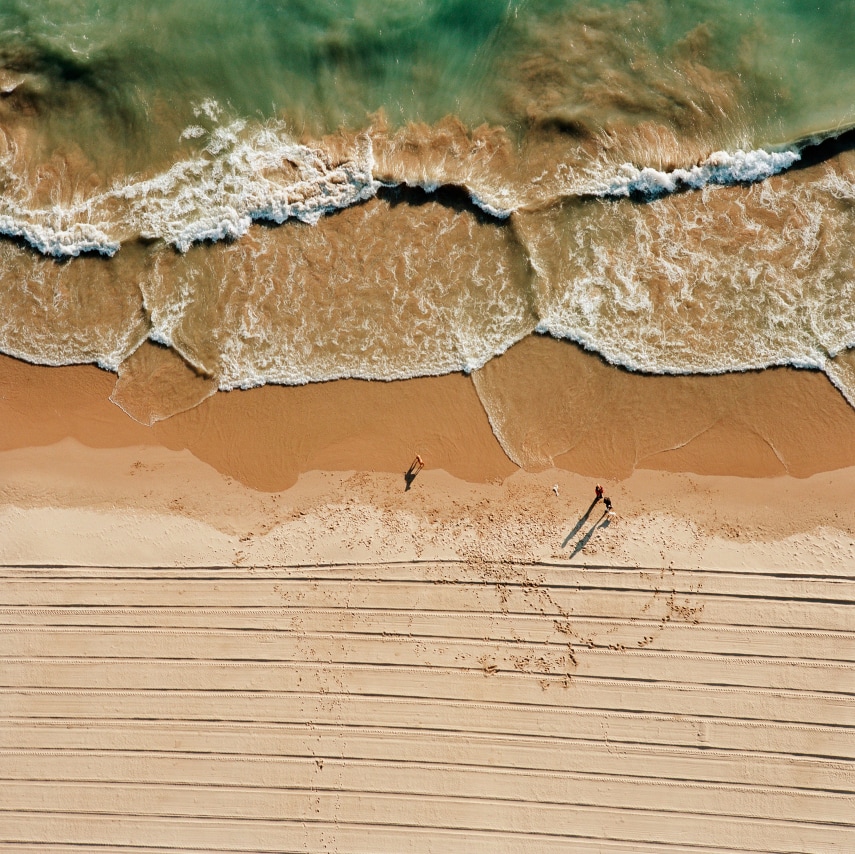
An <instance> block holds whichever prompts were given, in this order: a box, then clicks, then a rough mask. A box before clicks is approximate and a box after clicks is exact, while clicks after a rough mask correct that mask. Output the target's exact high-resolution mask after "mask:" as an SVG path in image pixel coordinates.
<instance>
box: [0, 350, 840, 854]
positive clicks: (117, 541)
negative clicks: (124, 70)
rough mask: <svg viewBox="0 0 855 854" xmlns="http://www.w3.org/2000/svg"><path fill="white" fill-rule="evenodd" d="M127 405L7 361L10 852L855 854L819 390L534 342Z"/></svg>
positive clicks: (834, 404)
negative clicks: (611, 361) (144, 406)
mask: <svg viewBox="0 0 855 854" xmlns="http://www.w3.org/2000/svg"><path fill="white" fill-rule="evenodd" d="M520 358H524V359H525V361H526V362H527V363H528V364H529V370H528V372H527V373H525V375H524V379H523V374H522V372H521V371H520V370H519V362H518V359H520ZM532 365H534V366H535V367H534V368H532V367H531V366H532ZM537 365H540V366H541V367H542V370H538V369H537V367H536V366H537ZM556 366H558V368H559V369H560V371H561V373H560V376H561V377H563V380H562V381H561V382H556V381H555V377H556V373H555V372H556V369H557V368H556ZM571 377H572V378H574V379H573V381H570V380H569V378H571ZM114 383H115V377H114V376H113V375H111V374H108V373H106V372H103V371H100V370H98V369H97V368H94V367H88V366H84V367H70V368H37V367H33V366H31V365H27V364H24V363H21V362H17V361H15V360H12V359H8V358H5V357H3V358H2V359H0V407H2V422H3V424H4V432H3V435H2V437H0V442H2V452H0V476H2V490H3V491H2V496H3V500H2V506H0V558H2V561H0V562H2V565H3V566H2V570H0V575H2V580H0V591H2V594H0V595H2V609H0V613H2V623H3V625H2V628H0V636H2V638H3V641H2V658H3V666H2V673H3V677H2V678H3V684H2V687H0V697H2V720H0V739H2V746H0V747H2V749H0V757H2V759H0V761H2V765H3V770H2V772H0V776H2V777H3V779H4V784H3V789H4V795H3V799H2V800H3V803H2V807H0V810H2V815H3V820H2V822H0V824H2V830H0V843H2V846H3V847H4V848H8V849H9V850H17V851H25V850H33V851H35V850H38V851H51V852H69V851H72V850H92V849H95V848H96V847H97V849H98V850H104V851H123V852H152V851H155V850H157V851H163V850H176V851H193V850H197V851H214V850H215V851H250V850H251V851H269V852H283V851H322V850H325V851H337V852H351V851H353V852H357V851H360V852H361V851H366V852H367V851H374V852H376V851H390V852H392V851H396V852H397V851H412V852H419V851H436V850H439V849H443V850H451V851H483V852H487V851H490V852H496V851H508V852H512V851H519V850H521V848H523V847H525V848H527V849H529V850H532V851H562V852H563V851H568V850H572V851H592V852H593V851H600V852H630V851H632V852H635V851H662V852H665V851H667V852H690V851H691V852H698V851H705V852H707V851H709V852H713V851H757V852H772V851H775V852H778V851H794V850H799V851H811V852H814V851H815V852H826V851H832V850H840V851H844V850H848V849H850V848H851V847H853V845H855V834H853V831H852V825H851V805H852V793H853V786H854V785H855V784H854V783H853V774H852V759H853V743H855V742H853V739H852V727H853V724H855V720H853V713H852V706H851V694H852V661H853V657H855V632H853V623H852V619H851V614H850V611H851V604H852V600H853V593H855V586H854V585H855V572H853V569H854V568H855V412H853V411H852V410H851V409H850V408H849V407H848V406H847V405H846V403H845V401H843V398H842V397H841V395H840V394H839V393H838V392H837V391H836V390H835V389H834V388H833V387H832V386H831V384H830V383H829V382H828V380H827V379H826V378H825V377H824V376H822V375H819V374H814V373H808V372H799V371H794V370H790V369H781V370H773V371H766V372H763V373H757V374H743V375H727V376H720V377H708V378H704V377H692V378H669V377H645V376H640V375H632V374H628V373H626V372H622V371H618V370H616V369H614V368H610V367H609V366H607V365H605V364H604V363H602V362H601V361H600V360H598V359H596V358H595V357H592V356H590V355H588V354H586V353H584V352H582V351H580V350H579V349H578V348H575V347H573V346H571V345H564V344H560V343H559V342H555V341H551V340H545V339H540V338H534V339H529V340H527V341H525V342H523V343H522V344H521V345H518V346H517V348H514V349H512V350H511V351H510V352H509V353H508V354H506V355H505V356H503V357H501V358H500V359H497V360H495V361H494V362H493V363H491V364H490V365H488V367H487V368H486V369H484V370H483V371H481V372H479V373H478V374H476V375H474V377H468V376H464V375H451V376H446V377H438V378H424V379H417V380H410V381H405V382H399V383H366V382H358V381H352V380H349V381H340V382H334V383H328V384H323V385H313V386H305V387H296V388H282V387H264V388H260V389H255V390H251V391H247V392H231V393H228V394H218V395H215V396H214V397H211V398H209V399H208V400H206V401H204V402H203V403H202V404H200V405H199V406H198V407H196V408H194V409H191V410H189V411H188V412H184V413H182V414H179V415H176V416H174V417H173V418H170V419H168V420H165V421H161V422H158V423H156V424H155V425H154V426H152V427H146V426H142V425H141V424H139V423H137V422H135V421H134V420H132V419H131V418H130V417H128V415H126V414H125V413H124V412H123V411H122V410H121V409H120V408H119V407H117V406H116V405H114V404H113V403H111V402H110V400H109V397H110V394H111V393H112V391H113V385H114ZM479 394H480V395H481V399H487V400H488V401H489V406H488V409H490V412H491V418H490V421H492V423H493V426H494V427H495V428H496V434H497V435H500V436H501V437H502V444H500V443H499V441H498V440H497V439H496V438H495V435H494V433H493V432H492V431H491V429H490V421H488V417H487V414H486V413H485V409H484V407H483V406H482V405H481V402H480V400H479ZM503 445H504V446H505V447H504V448H503ZM506 451H507V452H509V453H510V454H511V455H512V456H514V457H515V458H516V459H517V461H518V462H524V463H525V468H524V469H523V468H520V467H518V466H517V465H516V464H515V463H514V462H513V461H512V460H511V459H510V458H509V455H508V453H506ZM416 453H419V454H421V455H422V456H423V457H424V459H425V461H426V464H427V466H426V468H425V470H424V471H422V472H420V473H419V474H418V475H417V476H416V477H415V479H414V480H412V482H411V483H410V484H409V488H407V482H406V481H405V478H404V472H405V471H406V469H407V466H408V465H409V464H410V462H411V461H412V459H413V457H414V455H415V454H416ZM596 480H599V481H601V482H602V483H603V484H604V485H605V487H606V493H607V495H609V496H610V497H611V499H612V501H613V502H614V508H615V513H616V515H615V517H614V518H607V517H605V516H604V515H603V510H602V504H598V505H596V506H591V504H592V499H593V497H594V494H593V487H594V483H595V481H596Z"/></svg>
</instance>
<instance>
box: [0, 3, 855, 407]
mask: <svg viewBox="0 0 855 854" xmlns="http://www.w3.org/2000/svg"><path fill="white" fill-rule="evenodd" d="M853 34H855V4H853V3H851V0H824V2H822V3H805V2H803V0H754V2H749V0H716V2H712V0H684V2H680V3H673V2H669V0H639V2H617V0H610V2H606V0H589V2H578V1H577V0H529V1H528V2H527V0H478V2H477V3H476V2H471V0H394V2H390V1H389V0H386V2H379V0H311V2H309V0H279V2H274V0H257V2H248V3H244V4H236V3H232V2H226V0H205V2H202V0H181V2H178V0H152V2H149V3H146V4H128V3H120V2H118V0H112V2H109V1H108V0H0V351H2V352H5V353H7V354H9V355H13V356H16V357H19V358H22V359H26V360H29V361H32V362H35V363H38V364H47V365H62V364H74V363H86V362H93V363H96V364H98V365H100V366H102V367H104V368H106V369H109V370H114V371H117V372H118V373H119V375H120V376H122V377H123V381H124V388H125V391H124V392H123V394H124V399H126V400H127V399H129V396H130V397H132V393H133V383H134V378H135V376H136V373H135V371H136V370H137V368H136V367H135V366H136V365H139V364H142V363H143V362H145V361H146V360H144V359H141V358H140V354H141V353H142V352H143V351H148V350H151V349H152V348H155V349H157V348H160V349H161V350H162V351H163V352H167V351H171V352H170V353H169V359H171V360H172V361H171V362H168V363H169V364H172V363H173V362H174V361H179V359H180V363H181V364H182V365H183V366H184V368H186V369H188V370H186V371H185V373H187V374H188V375H193V376H195V377H199V378H202V379H204V381H205V382H204V383H201V385H200V387H204V389H205V392H204V393H205V394H208V393H210V389H211V388H220V389H224V390H225V389H233V388H238V387H242V388H246V387H250V386H255V385H260V384H264V383H286V384H298V383H305V382H313V381H321V380H328V379H333V378H338V377H362V378H368V379H385V380H389V379H398V378H406V377H413V376H422V375H429V374H441V373H447V372H452V371H460V370H463V371H476V370H478V369H479V368H481V367H482V366H483V365H484V364H486V363H487V362H488V361H489V360H490V359H492V358H494V357H495V356H497V355H499V354H501V353H502V352H503V351H504V350H506V349H507V348H508V347H509V346H511V345H512V344H513V343H515V342H516V341H518V340H520V339H522V338H524V337H525V336H527V335H531V334H536V333H540V334H549V335H553V336H555V337H560V338H567V339H570V340H573V341H576V342H578V343H581V344H583V345H584V346H585V347H586V348H589V349H591V350H593V351H596V352H598V353H600V354H601V355H602V356H603V357H604V358H606V359H607V360H608V361H610V362H613V363H614V364H617V365H622V366H624V367H627V368H629V369H632V370H643V371H649V372H654V373H715V372H724V371H730V370H746V369H755V368H764V367H768V366H771V365H781V364H790V365H795V366H798V367H805V368H816V369H820V370H825V371H826V372H827V373H828V374H829V376H830V378H832V379H833V381H834V382H835V383H836V384H837V385H838V387H839V388H840V389H841V391H843V393H844V394H845V395H846V396H847V398H848V399H849V400H850V402H853V405H855V372H852V371H849V370H847V369H842V368H841V367H840V362H839V361H835V360H836V359H837V357H838V356H839V354H844V353H845V351H846V350H847V349H849V348H852V347H855V298H854V297H855V272H853V261H855V249H853V242H852V234H853V233H855V153H853V151H852V149H853V147H855V145H853V143H855V131H853V128H855V51H853V50H852V47H851V41H852V36H853ZM164 348H165V350H164ZM146 363H147V364H150V360H149V362H146ZM164 364H167V362H164ZM176 376H177V375H176ZM176 381H178V380H177V379H176ZM128 389H130V391H128ZM190 397H191V398H192V394H191V395H190ZM185 398H186V395H185ZM165 414H169V413H168V406H167V407H166V411H165ZM158 417H160V416H158Z"/></svg>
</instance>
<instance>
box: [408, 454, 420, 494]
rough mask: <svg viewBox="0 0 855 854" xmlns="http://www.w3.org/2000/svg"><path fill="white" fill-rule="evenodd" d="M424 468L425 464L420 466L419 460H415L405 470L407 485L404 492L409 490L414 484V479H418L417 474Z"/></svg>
mask: <svg viewBox="0 0 855 854" xmlns="http://www.w3.org/2000/svg"><path fill="white" fill-rule="evenodd" d="M423 468H424V466H420V465H419V462H418V460H413V461H412V463H410V467H409V468H408V469H407V470H406V471H405V472H404V483H405V484H406V486H405V487H404V492H407V491H408V490H409V488H410V487H411V486H412V485H413V481H414V480H415V479H416V475H417V474H418V473H419V472H420V471H421V470H422V469H423Z"/></svg>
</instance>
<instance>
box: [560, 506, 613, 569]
mask: <svg viewBox="0 0 855 854" xmlns="http://www.w3.org/2000/svg"><path fill="white" fill-rule="evenodd" d="M590 512H591V511H590V509H589V510H588V513H590ZM608 526H609V519H608V515H607V512H606V511H603V515H602V516H600V518H599V519H597V521H596V522H594V524H593V525H591V527H590V528H589V529H588V531H587V532H586V533H585V536H584V537H582V539H581V540H579V542H578V543H576V546H575V548H574V549H573V552H572V553H571V555H570V557H571V558H574V557H576V555H577V554H579V552H580V551H582V549H584V548H585V546H587V545H588V543H589V542H590V540H591V537H593V536H594V531H596V530H597V528H608ZM568 539H569V538H568Z"/></svg>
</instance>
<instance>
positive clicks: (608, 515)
mask: <svg viewBox="0 0 855 854" xmlns="http://www.w3.org/2000/svg"><path fill="white" fill-rule="evenodd" d="M603 504H605V505H606V512H605V514H604V515H605V516H606V518H608V519H611V518H612V516H614V515H615V514H614V513H613V512H612V500H611V498H608V497H606V498H604V499H603Z"/></svg>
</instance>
